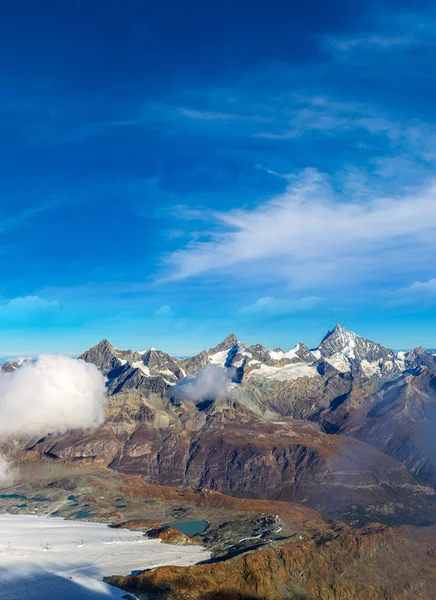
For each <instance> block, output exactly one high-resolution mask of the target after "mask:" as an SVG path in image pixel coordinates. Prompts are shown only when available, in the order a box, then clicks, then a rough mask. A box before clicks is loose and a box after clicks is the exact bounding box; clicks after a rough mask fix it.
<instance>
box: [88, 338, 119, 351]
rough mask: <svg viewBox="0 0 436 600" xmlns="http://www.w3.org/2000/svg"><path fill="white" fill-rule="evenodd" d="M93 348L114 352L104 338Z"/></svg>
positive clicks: (113, 348) (113, 347) (112, 347)
mask: <svg viewBox="0 0 436 600" xmlns="http://www.w3.org/2000/svg"><path fill="white" fill-rule="evenodd" d="M93 348H101V349H103V348H107V349H109V350H114V351H115V346H112V344H111V343H110V341H109V340H107V339H106V338H103V339H102V340H101V341H100V342H98V344H96V345H95V346H93Z"/></svg>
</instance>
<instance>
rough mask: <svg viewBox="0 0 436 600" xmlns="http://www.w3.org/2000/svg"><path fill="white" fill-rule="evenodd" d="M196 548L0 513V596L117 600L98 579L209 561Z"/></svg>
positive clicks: (119, 593) (41, 599)
mask: <svg viewBox="0 0 436 600" xmlns="http://www.w3.org/2000/svg"><path fill="white" fill-rule="evenodd" d="M209 557H210V554H209V552H207V551H206V550H204V548H202V547H201V546H183V547H180V546H171V545H169V544H162V543H161V542H160V541H159V540H150V539H148V538H145V537H143V536H142V534H141V533H140V532H139V533H138V532H134V531H128V530H125V529H111V528H109V527H108V526H107V525H103V524H101V523H84V522H82V523H81V522H78V521H64V520H63V519H59V518H46V517H37V516H33V515H23V516H17V515H7V514H3V515H0V598H2V599H3V598H4V599H5V600H6V598H17V599H19V598H20V599H21V598H22V599H23V600H48V599H49V598H50V599H51V598H53V599H55V598H61V599H62V600H100V599H101V598H108V599H112V600H115V599H121V598H123V597H126V593H125V592H123V591H122V590H120V589H118V588H114V587H112V586H109V585H107V584H106V583H104V582H103V581H102V579H103V577H107V576H109V575H115V574H117V575H118V574H124V575H128V574H129V573H131V571H133V570H136V569H141V570H142V569H148V568H153V567H157V566H161V565H180V566H187V565H192V564H195V563H197V562H199V561H201V560H205V559H208V558H209Z"/></svg>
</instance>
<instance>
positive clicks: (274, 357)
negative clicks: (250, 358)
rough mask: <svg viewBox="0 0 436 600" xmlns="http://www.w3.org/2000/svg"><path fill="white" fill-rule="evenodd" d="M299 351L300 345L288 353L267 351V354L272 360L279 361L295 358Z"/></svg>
mask: <svg viewBox="0 0 436 600" xmlns="http://www.w3.org/2000/svg"><path fill="white" fill-rule="evenodd" d="M299 349H300V344H297V345H296V346H295V348H292V350H289V351H288V352H284V351H283V350H268V353H269V355H270V357H271V358H272V360H281V359H282V358H290V359H292V358H295V357H296V356H297V352H298V351H299Z"/></svg>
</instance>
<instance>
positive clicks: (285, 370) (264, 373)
mask: <svg viewBox="0 0 436 600" xmlns="http://www.w3.org/2000/svg"><path fill="white" fill-rule="evenodd" d="M317 374H318V372H317V370H316V368H315V367H312V366H311V365H310V364H308V363H295V364H290V365H285V366H284V367H269V366H268V365H260V367H259V368H257V369H253V371H251V372H250V373H249V374H248V377H265V378H266V379H274V380H276V381H289V380H292V379H299V378H300V377H315V376H316V375H317Z"/></svg>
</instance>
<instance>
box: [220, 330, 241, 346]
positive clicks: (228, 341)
mask: <svg viewBox="0 0 436 600" xmlns="http://www.w3.org/2000/svg"><path fill="white" fill-rule="evenodd" d="M222 343H223V344H232V345H233V346H234V345H235V344H237V343H238V338H237V337H236V334H235V333H233V331H232V333H231V334H230V335H228V336H227V337H226V338H225V339H224V340H223V341H222Z"/></svg>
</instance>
